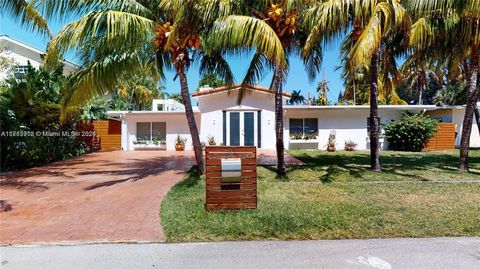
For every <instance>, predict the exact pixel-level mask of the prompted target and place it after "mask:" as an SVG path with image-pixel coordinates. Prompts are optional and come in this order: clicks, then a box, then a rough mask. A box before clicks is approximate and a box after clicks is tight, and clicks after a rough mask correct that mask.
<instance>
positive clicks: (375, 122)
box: [370, 51, 381, 172]
mask: <svg viewBox="0 0 480 269" xmlns="http://www.w3.org/2000/svg"><path fill="white" fill-rule="evenodd" d="M379 130H380V122H379V117H378V51H376V52H374V53H373V54H372V58H371V59H370V159H371V163H370V167H371V169H372V171H375V172H380V171H381V167H380V149H379V147H378V141H379V136H380V133H379Z"/></svg>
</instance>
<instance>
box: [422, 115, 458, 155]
mask: <svg viewBox="0 0 480 269" xmlns="http://www.w3.org/2000/svg"><path fill="white" fill-rule="evenodd" d="M452 149H455V123H449V122H448V123H447V122H442V123H439V124H438V131H437V134H435V136H434V137H432V139H430V140H429V141H428V143H427V145H426V146H425V148H424V149H423V150H424V151H438V150H452Z"/></svg>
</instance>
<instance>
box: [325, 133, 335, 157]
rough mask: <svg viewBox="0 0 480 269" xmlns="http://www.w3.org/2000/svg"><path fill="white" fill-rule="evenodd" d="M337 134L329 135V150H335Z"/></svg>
mask: <svg viewBox="0 0 480 269" xmlns="http://www.w3.org/2000/svg"><path fill="white" fill-rule="evenodd" d="M335 144H336V143H335V134H332V133H331V134H330V135H329V136H328V143H327V151H329V152H334V151H335Z"/></svg>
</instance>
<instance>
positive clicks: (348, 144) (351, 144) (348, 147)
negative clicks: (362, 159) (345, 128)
mask: <svg viewBox="0 0 480 269" xmlns="http://www.w3.org/2000/svg"><path fill="white" fill-rule="evenodd" d="M356 148H357V143H355V142H353V141H352V140H347V141H345V150H346V151H355V149H356Z"/></svg>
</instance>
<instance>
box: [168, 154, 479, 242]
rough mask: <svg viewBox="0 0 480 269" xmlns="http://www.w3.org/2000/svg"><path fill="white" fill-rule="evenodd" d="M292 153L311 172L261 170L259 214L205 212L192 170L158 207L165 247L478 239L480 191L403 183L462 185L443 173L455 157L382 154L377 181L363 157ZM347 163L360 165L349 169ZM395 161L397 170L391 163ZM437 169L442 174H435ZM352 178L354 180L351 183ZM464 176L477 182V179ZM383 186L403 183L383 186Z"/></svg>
mask: <svg viewBox="0 0 480 269" xmlns="http://www.w3.org/2000/svg"><path fill="white" fill-rule="evenodd" d="M291 154H292V155H295V156H297V157H299V158H301V159H302V160H304V161H306V162H307V163H308V164H309V166H307V167H303V168H297V169H292V170H291V171H290V172H289V174H288V176H287V177H286V178H278V177H276V176H275V173H273V172H272V171H271V169H270V168H266V167H258V174H259V176H258V209H256V210H238V211H228V212H207V211H205V209H204V203H205V180H204V179H203V178H201V177H199V176H198V174H196V172H195V170H192V171H190V172H189V173H188V174H187V176H186V177H185V179H184V180H183V181H182V182H180V183H179V184H177V185H176V186H175V187H174V188H173V189H172V190H171V191H170V192H169V194H168V195H167V197H166V199H165V200H164V201H163V203H162V209H161V220H162V225H163V228H164V230H165V233H166V235H167V240H168V241H172V242H178V241H222V240H268V239H286V240H288V239H340V238H377V237H431V236H473V235H476V236H479V235H480V206H479V205H480V184H478V183H455V182H452V183H432V182H424V181H420V180H418V181H413V182H411V181H408V182H407V181H405V180H406V179H408V178H409V177H408V176H406V175H404V174H407V173H408V174H411V175H417V176H416V177H415V179H421V180H435V179H436V178H435V175H436V174H438V175H439V176H441V177H440V178H441V179H444V180H448V179H461V178H462V177H460V176H458V177H457V176H456V174H455V172H453V171H451V170H450V169H449V168H443V167H450V166H452V167H454V165H455V162H456V160H453V159H452V158H454V157H455V156H456V155H455V154H456V153H451V154H450V153H442V154H437V153H423V154H422V153H421V154H412V153H409V154H407V153H393V152H392V153H391V152H388V153H387V152H382V161H383V165H384V171H385V172H384V173H382V174H373V173H370V172H368V171H367V168H368V153H363V152H357V153H344V152H339V153H333V154H327V153H319V152H306V151H294V152H291ZM398 156H401V157H403V158H399V157H398ZM478 156H479V152H478V151H475V152H474V158H472V159H474V160H475V159H476V161H475V162H476V164H474V165H475V166H476V167H478V158H479V157H478ZM349 159H350V160H356V161H359V162H358V163H363V165H359V164H357V165H355V166H352V165H351V164H349V163H353V161H352V162H349ZM420 159H421V160H424V161H425V160H428V163H426V164H425V167H422V166H421V165H420V164H419V162H418V160H420ZM328 160H330V161H331V162H332V163H336V165H338V167H339V168H338V169H342V170H341V171H340V172H338V173H337V172H335V171H333V172H332V171H330V173H331V174H332V176H333V179H332V180H330V182H329V183H325V180H324V181H322V180H321V179H320V177H322V175H321V174H320V173H323V174H325V173H326V172H327V170H328V169H329V167H330V166H331V165H332V164H329V163H328ZM394 160H396V161H397V162H396V163H401V165H397V164H394V163H393V162H394ZM415 160H417V161H415ZM437 162H438V166H440V168H436V167H437ZM302 169H303V171H302ZM343 169H345V170H347V171H346V172H345V171H343ZM349 169H354V170H355V171H354V172H351V171H350V170H349ZM430 169H435V172H431V171H429V170H430ZM452 169H453V168H452ZM475 169H476V168H475ZM422 171H423V172H422ZM317 173H318V175H317ZM351 175H357V176H358V177H356V178H355V179H353V178H349V177H351ZM448 175H454V176H453V177H452V178H450V177H448ZM464 176H467V177H468V178H469V179H474V178H475V179H478V178H479V175H478V174H475V173H469V174H464ZM382 179H385V180H390V181H391V180H403V181H404V182H381V180H382ZM358 180H372V181H378V182H374V183H362V182H357V181H358Z"/></svg>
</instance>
